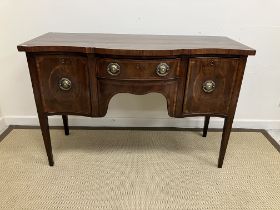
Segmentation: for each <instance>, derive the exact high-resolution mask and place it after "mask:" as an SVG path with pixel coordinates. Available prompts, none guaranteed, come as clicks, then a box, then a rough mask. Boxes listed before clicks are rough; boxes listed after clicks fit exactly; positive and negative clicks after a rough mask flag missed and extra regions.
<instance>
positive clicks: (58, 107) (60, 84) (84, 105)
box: [36, 55, 91, 115]
mask: <svg viewBox="0 0 280 210" xmlns="http://www.w3.org/2000/svg"><path fill="white" fill-rule="evenodd" d="M36 63H37V71H38V77H39V78H38V79H39V84H40V91H41V98H42V102H43V109H44V111H45V112H48V113H65V112H66V113H73V114H85V115H88V114H90V112H91V105H90V90H89V77H88V68H87V60H86V58H84V57H82V56H74V55H73V56H72V55H69V56H67V55H39V56H37V57H36Z"/></svg>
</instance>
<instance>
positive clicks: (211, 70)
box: [183, 58, 239, 114]
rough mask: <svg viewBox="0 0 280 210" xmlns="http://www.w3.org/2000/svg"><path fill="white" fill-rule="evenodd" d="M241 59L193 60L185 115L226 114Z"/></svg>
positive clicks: (190, 67) (189, 74) (187, 89)
mask: <svg viewBox="0 0 280 210" xmlns="http://www.w3.org/2000/svg"><path fill="white" fill-rule="evenodd" d="M238 64H239V59H235V58H191V59H190V61H189V67H188V74H187V82H186V92H185V98H184V107H183V111H184V113H185V114H196V113H197V114H226V113H227V112H228V108H229V103H230V100H231V96H232V92H233V88H234V83H235V77H236V73H237V70H238Z"/></svg>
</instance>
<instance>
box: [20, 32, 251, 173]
mask: <svg viewBox="0 0 280 210" xmlns="http://www.w3.org/2000/svg"><path fill="white" fill-rule="evenodd" d="M18 50H19V51H25V52H26V55H27V61H28V66H29V71H30V76H31V81H32V86H33V92H34V96H35V102H36V107H37V112H38V117H39V122H40V126H41V130H42V136H43V140H44V144H45V148H46V152H47V156H48V161H49V165H50V166H53V165H54V161H53V154H52V146H51V140H50V133H49V126H48V116H49V115H62V119H63V124H64V130H65V134H66V135H68V134H69V128H68V115H82V116H88V117H103V116H105V115H106V112H107V108H108V103H109V101H110V99H111V98H112V97H113V96H114V95H115V94H117V93H131V94H146V93H150V92H157V93H161V94H163V95H164V96H165V98H166V100H167V110H168V114H169V116H170V117H176V118H183V117H188V116H204V117H205V122H204V129H203V136H204V137H205V136H206V135H207V129H208V124H209V119H210V117H211V116H216V117H222V118H224V119H225V120H224V127H223V134H222V140H221V146H220V154H219V159H218V167H219V168H221V167H222V165H223V160H224V156H225V153H226V148H227V144H228V140H229V137H230V132H231V128H232V122H233V118H234V114H235V110H236V105H237V101H238V96H239V92H240V88H241V83H242V78H243V73H244V70H245V65H246V60H247V57H248V55H255V53H256V51H255V50H254V49H252V48H250V47H247V46H245V45H243V44H241V43H239V42H236V41H233V40H231V39H229V38H227V37H214V36H166V35H124V34H123V35H121V34H72V33H47V34H44V35H42V36H40V37H37V38H35V39H32V40H31V41H28V42H25V43H23V44H21V45H19V46H18Z"/></svg>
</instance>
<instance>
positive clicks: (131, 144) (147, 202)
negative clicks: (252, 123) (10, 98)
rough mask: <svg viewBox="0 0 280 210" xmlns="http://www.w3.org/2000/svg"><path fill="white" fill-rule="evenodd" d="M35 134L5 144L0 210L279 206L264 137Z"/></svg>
mask: <svg viewBox="0 0 280 210" xmlns="http://www.w3.org/2000/svg"><path fill="white" fill-rule="evenodd" d="M51 135H52V142H53V152H54V159H55V166H54V167H49V166H48V164H47V157H46V154H45V150H44V147H43V141H42V139H41V133H40V130H38V129H15V130H13V131H12V132H11V133H10V134H9V135H8V136H6V138H5V139H4V140H3V141H2V142H1V143H0V170H1V172H0V209H36V210H39V209H124V210H125V209H127V210H133V209H151V210H157V209H172V210H175V209H215V210H218V209H280V187H279V185H280V155H279V152H278V151H277V150H276V149H275V148H274V147H273V146H272V145H271V144H270V143H269V142H268V140H267V139H266V138H265V137H264V136H263V134H262V133H257V132H255V133H252V132H234V133H232V135H231V139H230V143H229V147H228V151H227V154H226V158H225V162H224V167H223V168H222V169H218V168H217V158H218V150H219V144H220V137H221V133H219V132H210V133H209V134H208V137H207V138H202V137H201V134H200V133H199V132H183V131H120V130H110V131H108V130H106V131H105V130H104V131H97V130H72V131H71V134H70V136H64V134H63V131H62V130H52V131H51Z"/></svg>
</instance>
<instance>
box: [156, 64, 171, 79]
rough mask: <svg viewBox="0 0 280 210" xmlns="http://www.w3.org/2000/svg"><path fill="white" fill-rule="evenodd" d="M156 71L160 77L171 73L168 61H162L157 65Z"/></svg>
mask: <svg viewBox="0 0 280 210" xmlns="http://www.w3.org/2000/svg"><path fill="white" fill-rule="evenodd" d="M156 73H157V75H158V76H160V77H164V76H166V75H167V74H168V73H169V66H168V65H167V64H166V63H160V64H159V65H158V66H157V69H156Z"/></svg>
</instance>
